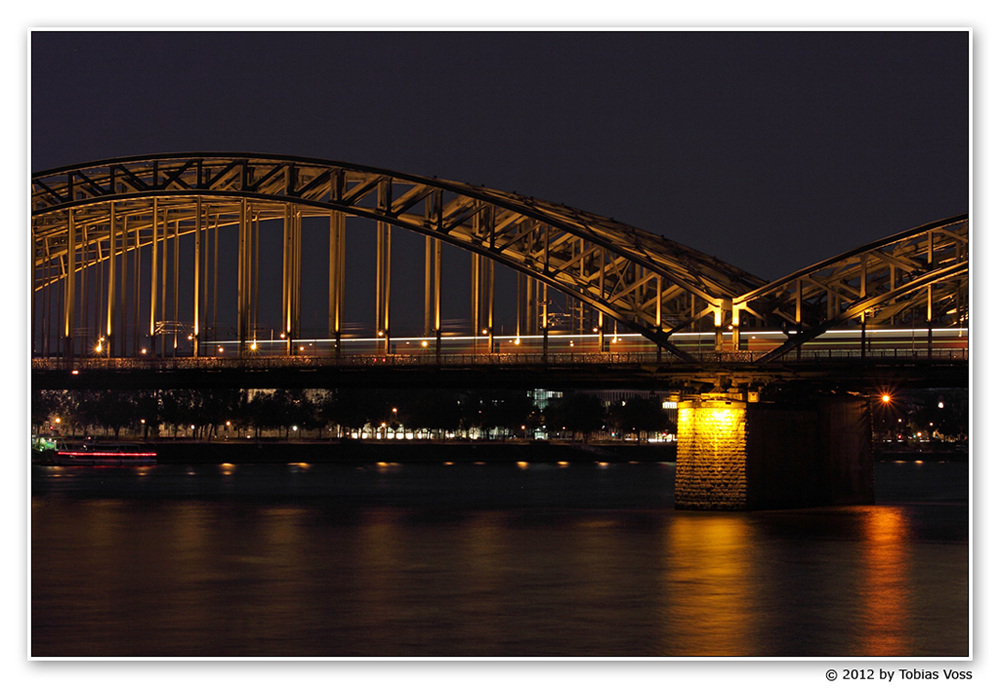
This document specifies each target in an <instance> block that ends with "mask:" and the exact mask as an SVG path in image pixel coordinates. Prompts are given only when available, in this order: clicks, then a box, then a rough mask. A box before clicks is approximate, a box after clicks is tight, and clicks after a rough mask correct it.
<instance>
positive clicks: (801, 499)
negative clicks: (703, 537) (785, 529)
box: [674, 394, 875, 510]
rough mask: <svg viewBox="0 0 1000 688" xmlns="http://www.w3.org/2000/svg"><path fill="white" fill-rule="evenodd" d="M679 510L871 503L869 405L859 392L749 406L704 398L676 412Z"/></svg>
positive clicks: (710, 396) (719, 397)
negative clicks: (843, 395) (852, 395)
mask: <svg viewBox="0 0 1000 688" xmlns="http://www.w3.org/2000/svg"><path fill="white" fill-rule="evenodd" d="M677 427H678V443H677V476H676V484H675V491H674V493H675V499H674V506H675V508H677V509H705V510H753V509H782V508H799V507H816V506H831V505H842V504H871V503H873V502H874V499H875V489H874V462H873V456H872V452H873V445H872V420H871V409H870V407H869V405H868V402H867V401H866V400H864V399H858V398H856V397H824V398H801V399H795V400H789V401H783V402H780V403H779V402H773V403H753V404H747V403H746V402H744V401H742V400H740V399H733V398H729V397H728V395H724V394H708V395H702V396H701V397H700V398H698V399H695V400H690V401H685V402H682V403H681V404H680V405H679V409H678V420H677Z"/></svg>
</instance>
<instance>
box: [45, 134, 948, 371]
mask: <svg viewBox="0 0 1000 688" xmlns="http://www.w3.org/2000/svg"><path fill="white" fill-rule="evenodd" d="M31 198H32V252H33V253H32V255H33V261H32V281H33V300H32V310H33V319H32V323H33V324H32V326H33V328H35V329H36V330H38V331H36V332H35V333H33V334H34V337H33V347H34V349H35V355H36V356H48V355H60V356H70V357H72V356H73V355H74V354H76V353H83V352H85V351H90V350H91V349H90V348H88V347H89V346H90V345H92V344H93V341H94V340H95V339H96V342H97V344H96V346H97V349H96V350H97V351H98V352H100V351H101V350H102V347H106V348H105V349H104V351H105V354H106V355H112V353H111V352H112V349H113V350H114V351H115V354H114V355H124V354H125V353H126V352H127V350H128V348H129V346H128V337H129V333H127V332H126V330H130V334H131V337H132V340H133V341H132V348H133V350H134V351H136V352H137V351H138V348H139V346H140V344H141V342H144V341H148V342H149V345H150V346H155V341H156V338H157V337H161V338H162V337H164V336H167V335H172V336H173V337H174V345H175V346H176V343H177V339H178V338H179V337H184V336H186V337H187V338H188V339H190V340H191V341H192V342H193V345H192V346H193V353H194V355H196V356H197V355H198V353H199V351H201V346H200V340H201V338H202V336H203V333H204V332H205V330H206V327H207V314H208V313H209V310H210V309H211V310H212V311H213V312H217V311H218V306H217V304H215V303H214V301H215V300H216V299H217V298H218V288H219V284H218V280H219V274H220V272H219V269H218V261H219V256H220V249H219V236H220V231H222V232H227V233H229V234H230V235H232V234H235V236H236V246H237V248H236V255H235V256H229V257H227V258H224V259H228V260H229V261H232V259H233V258H235V259H236V264H237V270H236V283H237V284H236V290H235V291H236V300H237V303H236V313H237V328H236V329H237V332H236V337H237V339H238V341H239V347H240V353H249V352H251V351H253V350H254V349H255V337H256V334H255V327H256V323H257V321H258V309H259V304H260V299H259V294H258V287H257V279H256V276H257V275H258V274H259V270H260V261H261V259H262V257H263V259H264V260H265V261H274V260H276V259H277V257H275V256H272V255H264V256H262V253H263V251H262V250H261V248H260V246H261V240H260V232H261V224H262V223H269V222H270V223H280V226H281V232H282V251H281V254H282V255H281V257H280V260H281V263H282V290H281V291H282V294H281V311H282V312H281V328H282V336H283V337H287V341H288V343H289V347H288V350H287V353H293V349H292V347H291V343H292V342H293V341H294V340H295V339H297V338H298V336H299V329H300V311H301V303H302V299H303V290H302V279H301V276H302V222H303V219H305V218H314V217H322V218H325V219H326V221H328V223H329V237H330V241H329V256H328V268H329V270H328V274H329V279H328V283H327V291H328V293H327V295H326V296H327V303H328V304H329V314H328V315H329V335H330V337H331V338H334V339H336V340H337V341H338V342H339V341H340V338H341V336H342V335H343V333H344V327H345V321H344V295H345V291H346V289H347V286H348V285H346V284H345V280H344V273H345V265H346V261H347V257H346V250H345V235H346V232H347V229H346V219H347V218H365V219H367V220H370V221H372V222H374V223H375V231H376V236H377V249H376V253H377V267H376V271H377V276H376V290H375V291H376V295H375V296H376V299H375V301H376V321H377V323H376V325H377V328H376V329H377V331H378V336H379V337H380V338H382V339H384V342H385V351H389V338H390V322H389V303H390V300H389V299H390V289H389V286H390V274H391V272H390V266H391V255H392V253H391V228H392V227H397V228H402V229H406V230H409V231H411V232H415V233H417V234H421V235H423V236H425V237H426V239H425V246H426V249H425V255H424V261H425V278H424V285H423V290H424V305H425V320H424V322H425V333H424V334H425V335H427V336H431V337H435V336H436V338H437V342H438V347H440V338H441V331H442V320H441V245H442V244H451V245H453V246H456V247H458V248H460V249H463V250H465V251H467V252H469V253H471V254H473V256H474V259H473V287H472V288H473V293H472V308H473V317H472V318H471V320H472V327H473V328H474V330H473V331H474V332H475V333H482V334H485V335H487V336H488V337H489V339H490V342H491V344H490V347H491V348H490V350H492V338H493V336H494V331H493V309H494V294H493V266H494V265H495V264H500V265H504V266H507V267H509V268H511V269H513V270H515V271H517V272H518V273H519V274H520V275H521V277H519V283H518V284H519V299H523V302H524V303H523V315H522V310H521V308H522V304H521V303H519V304H518V306H519V323H518V327H519V328H521V327H522V325H523V328H524V331H525V332H526V333H530V334H535V333H540V334H542V335H547V333H548V332H549V330H550V329H551V327H552V314H550V313H549V306H548V304H549V301H550V299H549V294H548V290H549V289H552V290H555V291H557V292H562V293H564V294H567V295H569V296H570V297H572V298H573V299H575V300H576V301H577V302H579V303H580V304H584V305H585V306H586V307H588V308H590V309H592V310H593V312H594V313H596V317H597V328H596V330H597V331H598V333H599V334H600V335H601V337H602V342H603V335H604V332H605V331H611V325H612V323H620V324H621V325H622V326H624V327H625V328H627V329H630V330H632V331H635V332H639V333H641V334H643V335H644V336H646V337H647V338H648V339H650V340H652V341H653V342H654V343H655V344H656V345H657V346H658V347H659V348H661V349H663V350H666V351H669V352H671V353H672V354H674V355H675V356H677V357H679V358H681V359H684V360H687V361H690V360H691V357H690V356H689V355H688V354H687V353H685V352H684V351H681V350H680V349H678V348H677V347H676V346H674V345H673V343H671V341H670V337H671V335H672V334H674V333H676V332H678V331H681V330H683V329H685V328H690V329H697V328H705V327H706V326H707V328H708V329H714V331H715V340H716V348H717V349H721V348H722V347H723V336H724V332H725V330H724V328H725V327H726V326H727V325H730V324H731V325H732V329H733V331H734V333H735V335H734V336H733V337H732V340H731V341H732V342H733V345H734V348H737V349H738V348H739V345H740V341H741V338H740V336H739V332H740V328H741V326H742V327H746V325H747V324H748V322H751V323H752V322H756V324H760V325H765V324H767V325H774V324H775V323H786V324H788V325H790V326H792V327H794V328H795V330H796V334H793V335H792V336H791V337H790V339H789V341H788V343H787V344H786V345H784V346H783V347H781V348H780V349H779V350H777V351H775V352H774V355H775V356H780V355H781V354H782V353H784V351H785V350H787V349H788V348H789V347H794V346H795V345H796V344H797V343H800V342H801V341H804V340H805V339H807V338H808V337H810V336H815V334H818V333H820V332H822V331H824V330H825V329H828V328H829V327H831V326H833V325H834V324H837V323H842V322H846V321H849V320H852V319H858V318H860V319H861V322H862V324H863V326H864V323H869V324H871V323H875V322H877V323H883V322H903V320H905V319H906V318H910V319H911V320H910V322H913V320H912V317H913V316H908V315H907V314H906V308H907V307H908V305H910V304H914V303H916V302H917V299H918V296H919V297H920V298H925V300H926V304H927V306H926V316H927V317H926V321H927V322H931V321H933V322H945V321H947V322H952V321H954V322H960V321H962V319H963V318H965V319H967V314H968V296H967V293H968V218H967V216H961V217H959V218H952V219H950V220H947V221H943V222H939V223H934V224H933V225H927V226H924V227H921V228H917V229H914V230H910V231H909V232H904V233H903V234H900V235H897V236H895V237H890V238H889V239H887V240H885V241H882V242H877V243H875V244H871V245H869V246H865V247H862V248H861V249H858V250H856V251H852V252H851V253H849V254H845V255H844V256H839V257H837V258H834V259H831V260H830V261H826V262H824V263H822V264H819V265H817V266H813V267H811V268H807V269H805V270H802V271H799V272H796V273H793V274H792V275H790V276H788V277H786V278H784V279H782V280H778V281H776V282H772V283H770V284H767V283H765V281H764V280H762V279H760V278H757V277H755V276H753V275H751V274H749V273H747V272H745V271H743V270H740V269H739V268H736V267H734V266H731V265H728V264H726V263H724V262H722V261H720V260H718V259H716V258H713V257H711V256H708V255H706V254H703V253H700V252H698V251H695V250H693V249H691V248H688V247H686V246H683V245H681V244H678V243H676V242H673V241H670V240H668V239H666V238H663V237H661V236H658V235H655V234H651V233H648V232H645V231H642V230H640V229H637V228H635V227H631V226H629V225H626V224H623V223H620V222H616V221H614V220H611V219H608V218H604V217H600V216H598V215H594V214H591V213H587V212H585V211H581V210H577V209H574V208H569V207H566V206H563V205H558V204H554V203H550V202H547V201H542V200H539V199H535V198H531V197H527V196H523V195H518V194H514V193H508V192H502V191H497V190H493V189H487V188H483V187H474V186H471V185H469V184H464V183H460V182H453V181H446V180H440V179H436V178H427V177H422V176H417V175H411V174H404V173H400V172H393V171H390V170H384V169H378V168H373V167H366V166H360V165H353V164H349V163H343V162H335V161H326V160H317V159H310V158H297V157H275V156H266V155H257V154H242V153H240V154H234V153H190V154H172V155H157V156H148V157H131V158H119V159H114V160H104V161H100V162H94V163H88V164H84V165H78V166H72V167H65V168H60V169H56V170H49V171H46V172H41V173H38V174H35V175H34V176H33V178H32V195H31ZM182 237H186V238H185V242H187V244H186V245H190V244H191V243H193V248H189V249H182V248H181V238H182ZM192 239H193V241H192ZM182 255H183V256H184V258H183V260H185V261H190V265H187V266H186V267H185V274H190V275H191V277H190V278H189V279H190V282H189V283H185V289H184V291H185V292H190V293H191V296H190V299H191V302H190V304H189V306H190V308H187V310H191V311H192V312H193V317H191V318H190V320H189V321H186V322H181V321H182V320H184V318H180V317H179V316H178V301H179V299H180V298H182V295H181V294H179V282H180V274H181V271H180V263H181V261H182V258H181V256H182ZM95 272H96V273H97V274H98V275H99V276H98V277H97V278H95V279H87V278H86V277H85V275H87V274H94V273H95ZM185 279H188V278H185ZM88 289H89V290H90V291H89V294H88ZM921 294H924V295H925V296H920V295H921ZM168 303H169V304H170V306H172V310H169V309H168V308H167V305H168ZM89 304H93V305H89ZM39 313H40V314H41V315H38V314H39ZM91 325H93V327H91ZM53 340H55V341H57V342H58V345H57V346H55V347H53V346H52V345H51V344H50V342H52V341H53ZM439 350H440V349H439ZM602 350H603V344H602ZM154 353H155V352H154Z"/></svg>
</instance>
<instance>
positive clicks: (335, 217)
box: [327, 210, 347, 356]
mask: <svg viewBox="0 0 1000 688" xmlns="http://www.w3.org/2000/svg"><path fill="white" fill-rule="evenodd" d="M345 226H346V222H345V216H344V213H342V212H339V211H337V210H331V211H330V256H329V265H328V267H329V272H328V277H329V279H328V284H327V307H328V308H327V316H328V329H329V331H330V336H331V337H332V338H333V340H334V348H335V350H336V351H335V353H336V354H337V355H338V356H339V355H340V353H341V351H340V335H341V332H342V330H343V319H344V285H345V279H344V271H345V268H346V265H347V260H346V255H347V251H346V248H345V246H346V237H345Z"/></svg>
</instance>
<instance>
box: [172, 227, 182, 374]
mask: <svg viewBox="0 0 1000 688" xmlns="http://www.w3.org/2000/svg"><path fill="white" fill-rule="evenodd" d="M180 261H181V221H180V220H176V221H175V222H174V280H173V281H174V284H173V286H174V289H173V304H174V313H173V321H174V325H173V330H174V351H173V355H174V356H176V355H177V329H178V327H179V325H180V323H179V322H178V321H177V318H178V315H177V305H178V304H177V300H178V299H177V291H178V285H179V283H180Z"/></svg>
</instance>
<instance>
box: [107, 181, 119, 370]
mask: <svg viewBox="0 0 1000 688" xmlns="http://www.w3.org/2000/svg"><path fill="white" fill-rule="evenodd" d="M115 225H116V222H115V203H114V201H112V202H111V208H110V210H109V211H108V320H107V324H106V326H105V330H104V336H105V339H106V345H107V355H108V356H111V349H112V341H113V340H112V331H113V330H114V323H115V297H116V296H117V293H116V292H117V290H116V289H115V287H116V282H115V263H116V262H117V256H118V250H117V249H118V247H117V246H116V242H117V237H116V235H115V231H116V227H115Z"/></svg>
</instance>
